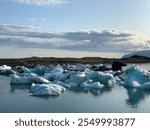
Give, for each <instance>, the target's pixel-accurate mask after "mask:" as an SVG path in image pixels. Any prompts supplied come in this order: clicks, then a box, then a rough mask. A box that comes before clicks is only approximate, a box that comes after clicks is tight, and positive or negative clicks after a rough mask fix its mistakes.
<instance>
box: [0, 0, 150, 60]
mask: <svg viewBox="0 0 150 130" xmlns="http://www.w3.org/2000/svg"><path fill="white" fill-rule="evenodd" d="M149 12H150V0H0V58H3V57H7V58H8V57H29V56H56V57H83V56H100V57H121V56H122V55H123V54H126V53H131V52H133V51H137V50H144V49H150V30H149V26H150V17H149Z"/></svg>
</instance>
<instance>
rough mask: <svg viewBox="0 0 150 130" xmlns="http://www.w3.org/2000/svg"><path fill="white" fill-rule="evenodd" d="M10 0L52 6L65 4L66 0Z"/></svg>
mask: <svg viewBox="0 0 150 130" xmlns="http://www.w3.org/2000/svg"><path fill="white" fill-rule="evenodd" d="M8 1H13V2H18V3H25V4H32V5H40V6H51V5H57V4H63V3H65V2H66V1H64V0H8Z"/></svg>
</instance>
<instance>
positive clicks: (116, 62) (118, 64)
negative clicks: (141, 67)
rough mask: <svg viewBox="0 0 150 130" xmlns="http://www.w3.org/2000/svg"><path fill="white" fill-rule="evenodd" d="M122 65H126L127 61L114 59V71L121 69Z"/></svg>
mask: <svg viewBox="0 0 150 130" xmlns="http://www.w3.org/2000/svg"><path fill="white" fill-rule="evenodd" d="M122 66H126V64H125V63H122V62H118V61H114V62H113V63H112V70H113V71H118V70H121V67H122Z"/></svg>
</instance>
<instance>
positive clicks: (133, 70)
mask: <svg viewBox="0 0 150 130" xmlns="http://www.w3.org/2000/svg"><path fill="white" fill-rule="evenodd" d="M124 71H125V72H126V73H127V75H126V77H125V78H124V82H125V87H134V88H139V89H150V72H148V71H147V70H145V69H142V68H139V67H138V66H136V65H133V66H130V67H128V68H125V69H124Z"/></svg>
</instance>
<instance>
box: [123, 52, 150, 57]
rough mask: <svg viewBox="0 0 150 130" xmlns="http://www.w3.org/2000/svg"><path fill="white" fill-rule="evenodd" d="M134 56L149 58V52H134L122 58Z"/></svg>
mask: <svg viewBox="0 0 150 130" xmlns="http://www.w3.org/2000/svg"><path fill="white" fill-rule="evenodd" d="M135 55H136V56H144V57H149V58H150V50H143V51H136V52H133V53H131V54H127V55H124V56H123V58H128V57H131V56H135Z"/></svg>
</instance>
